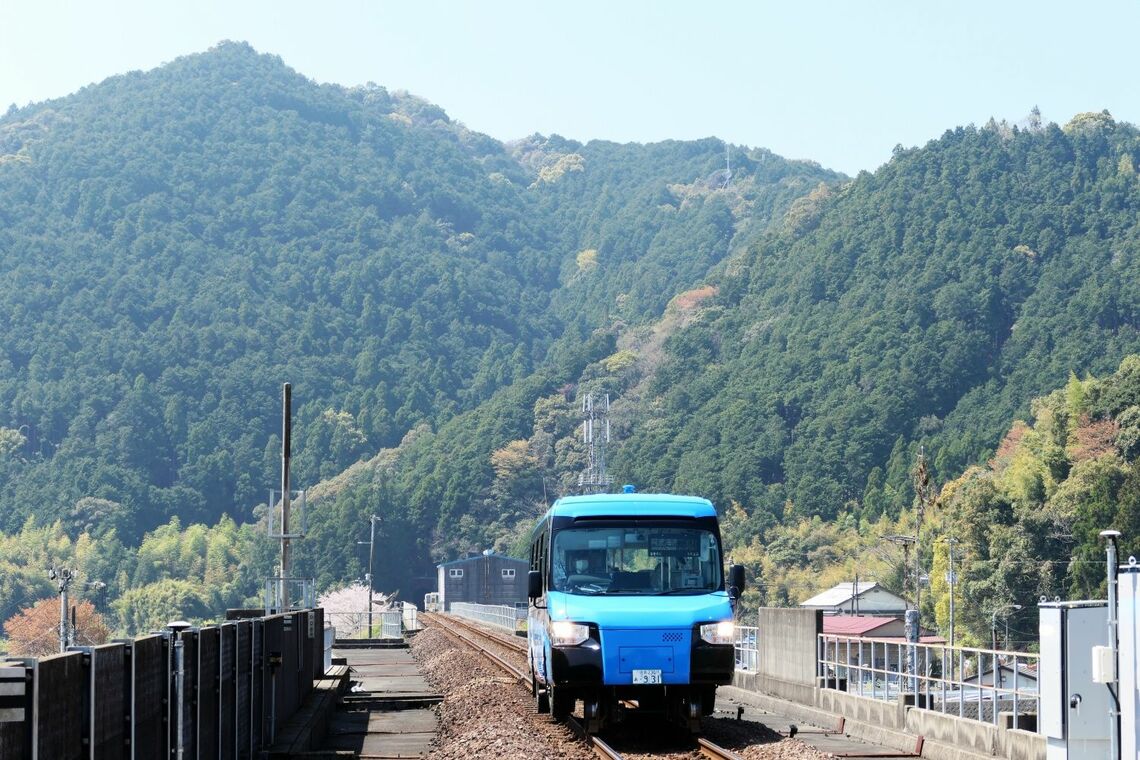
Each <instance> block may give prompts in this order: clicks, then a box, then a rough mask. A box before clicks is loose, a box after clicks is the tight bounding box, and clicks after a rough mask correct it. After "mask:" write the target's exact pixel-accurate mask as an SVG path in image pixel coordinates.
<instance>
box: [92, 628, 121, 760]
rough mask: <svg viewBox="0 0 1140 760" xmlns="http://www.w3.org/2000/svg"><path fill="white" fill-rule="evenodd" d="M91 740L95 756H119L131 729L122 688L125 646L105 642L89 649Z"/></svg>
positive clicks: (111, 759)
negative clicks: (91, 696)
mask: <svg viewBox="0 0 1140 760" xmlns="http://www.w3.org/2000/svg"><path fill="white" fill-rule="evenodd" d="M90 667H91V675H90V677H91V686H92V694H93V702H92V710H91V727H90V733H91V743H92V746H93V750H94V755H95V760H122V758H124V757H125V756H126V748H127V742H126V738H127V732H128V731H129V730H130V721H129V716H130V704H129V701H128V700H129V696H130V695H129V694H127V693H126V692H124V691H123V684H124V682H125V681H126V679H125V677H124V672H125V670H126V667H127V656H126V646H125V645H123V644H107V645H106V646H99V647H94V648H93V649H92V650H91V664H90Z"/></svg>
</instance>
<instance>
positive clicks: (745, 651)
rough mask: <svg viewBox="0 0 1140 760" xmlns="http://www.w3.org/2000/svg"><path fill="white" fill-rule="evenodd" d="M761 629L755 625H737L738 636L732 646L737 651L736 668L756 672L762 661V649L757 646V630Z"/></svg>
mask: <svg viewBox="0 0 1140 760" xmlns="http://www.w3.org/2000/svg"><path fill="white" fill-rule="evenodd" d="M759 630H760V629H759V628H757V627H756V626H754V625H738V626H736V636H735V640H734V641H733V644H732V648H733V651H735V653H736V669H737V670H747V671H748V672H750V673H755V672H756V667H757V665H759V663H760V650H759V648H758V646H757V643H756V642H757V632H758V631H759Z"/></svg>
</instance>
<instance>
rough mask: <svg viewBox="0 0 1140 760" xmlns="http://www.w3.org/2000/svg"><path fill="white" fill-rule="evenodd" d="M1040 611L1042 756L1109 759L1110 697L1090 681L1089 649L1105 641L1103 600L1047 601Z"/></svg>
mask: <svg viewBox="0 0 1140 760" xmlns="http://www.w3.org/2000/svg"><path fill="white" fill-rule="evenodd" d="M1039 609H1040V611H1041V673H1040V680H1039V681H1038V683H1040V684H1041V726H1040V730H1041V733H1043V734H1044V735H1045V742H1046V749H1045V757H1046V760H1082V759H1083V758H1094V757H1108V755H1109V748H1110V739H1109V737H1110V735H1111V734H1110V732H1111V731H1112V718H1111V715H1110V713H1109V708H1110V706H1111V704H1112V697H1111V695H1110V694H1109V691H1108V686H1107V685H1105V684H1100V683H1095V682H1094V681H1093V648H1094V647H1098V646H1107V645H1108V603H1107V602H1103V601H1084V602H1047V603H1044V604H1041V605H1040V607H1039Z"/></svg>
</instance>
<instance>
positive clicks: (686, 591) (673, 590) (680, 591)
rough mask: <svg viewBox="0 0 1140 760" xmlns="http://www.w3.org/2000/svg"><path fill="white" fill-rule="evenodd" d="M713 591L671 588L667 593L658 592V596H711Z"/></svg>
mask: <svg viewBox="0 0 1140 760" xmlns="http://www.w3.org/2000/svg"><path fill="white" fill-rule="evenodd" d="M712 592H713V589H707V588H670V589H666V590H665V591H658V592H657V596H669V595H671V594H711V593H712Z"/></svg>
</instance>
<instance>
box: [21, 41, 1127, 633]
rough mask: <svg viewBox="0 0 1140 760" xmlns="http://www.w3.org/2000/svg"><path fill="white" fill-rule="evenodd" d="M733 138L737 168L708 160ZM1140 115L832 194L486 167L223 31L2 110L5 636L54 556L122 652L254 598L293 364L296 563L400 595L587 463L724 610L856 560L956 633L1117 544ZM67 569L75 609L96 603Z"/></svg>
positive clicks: (612, 147)
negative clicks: (926, 495)
mask: <svg viewBox="0 0 1140 760" xmlns="http://www.w3.org/2000/svg"><path fill="white" fill-rule="evenodd" d="M726 151H728V152H730V154H731V157H732V171H731V175H730V174H729V173H728V172H727V171H726V170H725V156H726ZM1138 161H1140V132H1138V131H1137V129H1136V128H1135V127H1133V126H1131V125H1128V124H1124V123H1119V122H1117V121H1115V120H1114V119H1113V118H1112V117H1111V115H1109V114H1108V113H1106V112H1100V113H1095V112H1090V113H1085V114H1079V115H1077V116H1075V117H1073V118H1072V119H1071V120H1069V121H1068V122H1067V123H1066V124H1065V125H1064V126H1058V125H1057V124H1054V123H1048V122H1046V121H1044V120H1043V119H1042V118H1041V116H1040V114H1038V113H1037V112H1036V110H1034V112H1033V113H1032V114H1030V116H1028V117H1027V118H1026V119H1025V120H1024V121H1023V122H1019V123H1018V124H1016V125H1010V124H1008V123H1006V122H996V121H993V120H991V121H990V122H989V123H988V124H986V125H984V126H982V127H974V126H970V127H958V128H955V129H952V130H949V131H947V132H946V133H945V134H944V135H943V136H942V137H941V138H939V139H937V140H933V141H931V142H930V143H929V144H927V145H925V146H923V147H919V148H911V149H904V148H902V147H899V148H897V149H896V151H895V154H894V155H893V157H892V158H891V160H890V161H889V162H888V163H887V164H885V165H884V166H883V167H882V168H880V169H879V170H877V171H876V172H874V173H868V172H863V173H861V174H860V175H859V176H858V177H855V178H849V177H845V176H843V175H841V174H839V173H836V172H832V171H828V170H826V169H824V168H822V167H820V166H818V165H817V164H814V163H811V162H806V161H789V160H785V159H782V158H780V157H779V156H776V155H774V154H773V153H771V152H769V151H766V150H763V149H759V148H745V147H741V146H726V145H725V144H724V143H723V142H722V141H720V140H716V139H706V140H699V141H688V142H682V141H667V142H662V143H657V144H651V145H639V144H627V145H619V144H615V143H607V142H598V141H595V142H590V143H585V144H583V143H579V142H575V141H573V140H569V139H565V138H562V137H559V136H557V135H551V136H542V135H533V136H531V137H528V138H525V139H521V140H518V141H516V142H512V143H506V144H504V143H500V142H498V141H496V140H493V139H491V138H489V137H486V136H484V135H481V134H477V133H474V132H471V131H470V130H468V129H466V128H465V127H464V126H463V125H462V124H460V123H458V122H454V121H452V120H450V119H449V118H448V116H447V114H446V113H445V112H444V111H443V110H442V109H440V108H439V107H437V106H435V105H432V104H430V103H427V102H425V101H423V100H421V99H419V98H416V97H415V96H412V95H409V94H407V93H404V92H391V91H388V90H386V89H385V88H383V87H380V86H376V85H368V86H365V87H357V88H343V87H339V86H335V85H317V84H315V83H313V82H311V81H309V80H307V79H305V78H304V77H302V76H300V75H299V74H297V73H296V72H294V71H292V70H291V69H289V68H288V67H287V66H286V65H285V64H284V63H283V62H282V61H281V60H280V59H278V58H276V57H274V56H270V55H261V54H258V53H256V52H255V51H254V50H252V49H251V48H250V47H249V46H248V45H245V44H242V43H222V44H220V45H219V46H217V47H215V48H213V49H211V50H210V51H208V52H206V53H203V54H200V55H193V56H188V57H185V58H181V59H178V60H176V61H174V62H173V63H171V64H168V65H166V66H163V67H161V68H159V69H156V70H154V71H150V72H146V73H141V72H134V73H131V74H127V75H124V76H118V77H114V78H112V79H109V80H107V81H105V82H103V83H101V84H98V85H93V86H90V87H87V88H84V89H83V90H81V91H79V92H78V93H75V94H74V95H71V96H68V97H66V98H62V99H59V100H55V101H48V102H45V103H39V104H35V105H30V106H27V107H25V108H15V107H13V108H11V109H9V111H8V113H7V114H6V115H5V116H4V117H3V118H0V262H2V267H3V271H4V272H5V277H6V287H5V288H3V289H2V290H0V314H3V315H4V319H5V330H4V331H3V334H2V335H0V503H2V504H3V508H2V509H0V621H4V620H9V619H15V618H16V617H18V615H19V613H20V611H21V610H26V609H28V608H30V607H32V605H33V604H34V603H35V602H36V601H38V600H41V599H43V598H47V597H52V596H53V594H54V585H53V584H52V582H51V581H50V580H49V578H48V576H47V573H46V568H48V567H49V566H51V565H53V564H56V563H63V564H67V565H69V566H70V567H73V568H74V569H76V570H77V572H78V575H79V581H80V583H79V589H78V590H77V593H78V594H79V596H81V597H85V598H89V599H90V600H91V601H92V602H93V603H94V604H95V607H96V608H97V609H98V610H99V612H100V613H101V614H102V615H103V616H104V618H106V620H107V621H108V622H109V625H110V628H112V629H118V630H119V631H120V632H123V633H133V632H137V631H144V630H148V629H150V628H153V627H156V626H158V625H161V624H162V623H163V622H164V621H166V620H168V619H170V618H172V617H184V618H188V619H194V620H207V619H212V618H216V617H218V616H219V615H220V614H221V612H222V611H223V610H224V608H225V607H227V606H242V605H247V604H251V603H256V601H257V595H258V593H259V589H260V586H261V581H262V579H263V578H264V577H266V576H268V575H272V574H273V572H274V568H273V565H274V561H275V559H276V547H275V545H274V544H273V542H272V541H270V540H269V539H268V538H266V526H265V521H266V517H267V511H268V507H267V503H268V495H269V489H270V488H272V487H274V486H275V484H276V481H277V478H278V477H279V452H280V445H281V443H280V438H279V425H280V419H279V415H280V405H279V393H280V385H281V383H282V382H285V381H288V382H291V383H292V384H293V389H294V399H295V418H294V422H293V431H294V456H293V482H294V484H295V485H297V486H298V487H303V488H306V489H307V502H308V511H309V515H308V522H309V534H308V537H307V538H306V539H305V540H304V541H303V542H301V543H299V544H298V546H297V548H296V555H295V557H296V561H297V563H298V567H297V571H298V573H300V574H307V575H312V576H314V577H315V578H316V579H317V584H318V588H319V589H321V590H324V589H329V588H334V587H338V586H343V585H346V584H348V583H350V582H352V581H353V580H355V579H359V578H360V577H362V576H363V574H364V573H365V572H366V563H367V553H366V550H364V551H361V550H360V549H361V547H359V546H357V544H356V541H357V540H359V539H363V538H366V537H367V529H368V516H369V515H371V514H376V515H379V516H380V517H381V520H382V521H381V522H380V523H379V524H378V528H377V530H378V532H377V540H378V542H379V543H378V546H377V558H376V567H375V576H376V578H377V586H378V588H380V589H382V590H385V591H394V590H396V589H400V590H401V597H402V598H404V599H408V600H411V601H417V600H418V598H419V596H420V595H422V593H423V592H424V591H426V590H429V588H430V586H431V585H432V583H433V582H434V565H435V563H436V562H439V561H444V560H447V559H452V558H455V557H456V556H461V555H462V554H463V553H464V552H467V551H471V550H482V549H487V548H494V549H496V550H499V551H503V552H511V553H518V552H520V551H521V550H522V546H523V545H524V542H525V537H526V535H527V533H528V532H529V528H530V525H531V524H532V522H533V520H534V519H535V518H536V517H537V516H538V515H539V514H541V512H542V510H543V509H544V508H545V505H546V504H547V503H548V501H549V500H551V499H553V498H554V497H556V496H558V495H562V494H567V493H572V492H573V491H574V487H575V484H576V482H577V476H578V474H579V473H580V472H581V470H582V468H583V466H584V463H585V450H584V448H583V444H582V442H581V440H580V434H579V430H578V426H579V417H578V414H579V413H578V407H577V400H578V399H579V398H580V397H581V395H582V394H584V393H587V392H591V393H594V394H609V396H610V398H611V400H612V403H613V407H612V413H611V417H612V421H613V426H614V441H613V443H612V444H611V448H610V457H609V471H610V474H612V475H613V476H614V477H615V479H616V480H617V482H619V483H622V482H629V483H635V484H637V486H638V489H639V490H641V491H676V492H685V493H693V494H698V495H701V496H706V497H708V498H710V499H712V500H713V502H714V503H715V504H716V505H717V506H718V509H719V510H720V512H721V514H722V516H723V531H724V538H725V542H726V549H727V551H728V552H729V554H730V555H731V557H732V558H733V560H734V561H738V562H741V563H743V564H744V565H745V566H746V567H747V569H748V572H749V577H750V581H749V582H750V588H749V590H748V592H747V594H746V597H745V600H744V603H745V607H746V609H752V608H755V606H757V605H760V604H795V603H797V602H798V601H800V600H802V599H804V598H806V597H807V596H809V595H811V594H812V593H814V592H817V591H819V590H822V589H824V588H827V587H829V586H831V585H833V584H834V583H837V582H841V581H850V580H852V579H853V578H854V575H855V573H856V572H858V573H859V575H860V577H861V578H862V579H867V578H877V579H878V580H880V581H881V582H883V583H885V584H886V585H887V586H889V587H891V588H893V589H894V590H896V591H905V592H906V593H908V595H909V593H911V591H912V588H913V583H914V580H913V578H912V577H909V576H908V573H907V568H905V567H904V566H903V561H902V560H903V558H902V553H901V551H900V550H899V549H898V547H896V546H893V545H891V544H888V543H885V542H884V541H883V537H884V536H886V535H889V534H897V533H914V531H915V530H916V510H915V506H916V493H915V488H914V485H913V483H914V470H915V464H916V461H917V460H918V457H919V454H920V451H921V452H923V454H924V456H925V461H926V463H927V467H928V469H929V472H930V475H931V480H932V483H933V486H934V487H933V491H932V494H931V496H930V499H929V504H927V505H926V508H925V510H924V513H923V521H922V523H921V524H920V525H918V526H917V528H918V530H919V535H920V537H921V539H922V544H921V545H922V551H923V555H922V559H923V563H924V567H925V569H926V571H927V572H929V575H930V578H931V587H930V593H925V594H924V595H923V607H924V619H925V620H927V621H937V624H938V625H940V626H944V625H945V623H946V612H947V606H948V605H947V603H948V595H949V589H948V587H947V586H946V584H945V582H944V576H945V569H946V563H947V560H948V556H947V546H948V542H947V540H946V539H948V538H951V537H953V538H955V539H956V540H957V541H958V543H957V548H956V555H957V556H956V562H957V563H961V564H960V567H961V576H960V578H961V583H960V588H959V590H958V593H959V594H961V598H970V599H972V600H977V602H978V603H977V604H973V605H970V608H969V609H973V610H974V613H971V612H970V611H969V609H967V610H966V611H964V612H962V613H960V614H961V616H960V618H959V621H960V622H959V626H960V627H959V631H964V632H965V634H964V635H965V638H966V640H968V641H969V640H973V641H978V640H981V639H983V638H984V637H985V636H986V635H987V633H988V623H989V621H988V618H987V617H986V615H985V614H984V611H985V610H989V609H993V608H995V607H996V606H998V605H1002V604H1009V603H1012V602H1026V604H1025V609H1023V610H1022V611H1021V612H1020V613H1018V616H1017V617H1015V618H1014V619H1013V626H1014V628H1015V630H1018V631H1032V629H1033V627H1034V625H1035V623H1034V619H1033V615H1034V613H1035V610H1034V609H1033V608H1032V604H1031V602H1032V601H1035V600H1036V599H1037V598H1038V596H1040V595H1046V596H1048V597H1050V598H1052V597H1054V596H1062V597H1067V596H1076V597H1088V596H1095V595H1096V594H1098V593H1101V587H1102V586H1103V577H1102V576H1103V573H1102V572H1101V570H1102V567H1101V566H1102V564H1103V562H1102V550H1101V548H1100V545H1099V544H1098V541H1097V532H1098V531H1099V530H1101V529H1103V528H1105V527H1110V526H1111V527H1115V528H1117V529H1119V530H1121V531H1122V532H1123V533H1124V546H1123V550H1124V552H1125V556H1127V554H1128V553H1131V552H1140V464H1138V456H1140V357H1138V356H1137V354H1140V329H1138V328H1140V312H1138V309H1140V223H1138V220H1140V213H1138V212H1140V178H1138V177H1137V173H1136V168H1135V167H1136V162H1138ZM84 584H86V585H84Z"/></svg>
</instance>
